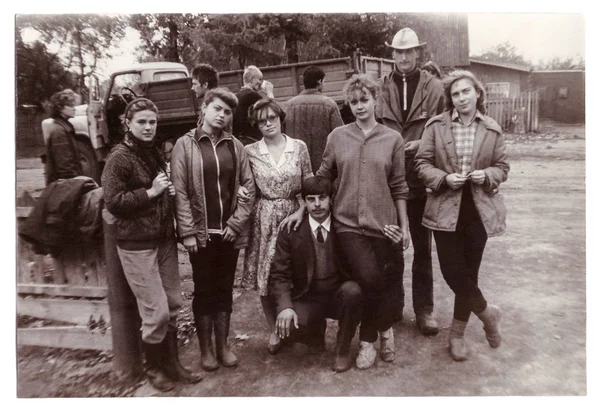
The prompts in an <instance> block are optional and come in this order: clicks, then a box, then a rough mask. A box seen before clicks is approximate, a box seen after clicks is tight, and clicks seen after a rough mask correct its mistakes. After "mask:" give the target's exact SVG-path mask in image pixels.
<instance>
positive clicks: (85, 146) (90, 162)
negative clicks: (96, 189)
mask: <svg viewBox="0 0 600 408" xmlns="http://www.w3.org/2000/svg"><path fill="white" fill-rule="evenodd" d="M75 147H76V148H77V151H78V152H79V162H80V163H81V168H82V169H83V175H84V176H87V177H91V178H92V179H94V181H95V182H96V183H98V184H100V167H99V165H98V161H97V160H96V152H95V151H94V148H93V147H92V145H91V143H90V142H89V141H87V140H82V139H80V138H79V137H75Z"/></svg>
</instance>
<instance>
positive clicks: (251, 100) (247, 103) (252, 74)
mask: <svg viewBox="0 0 600 408" xmlns="http://www.w3.org/2000/svg"><path fill="white" fill-rule="evenodd" d="M242 79H243V81H244V85H243V86H242V89H240V91H239V92H238V93H236V94H235V96H236V97H237V99H238V101H239V105H238V107H237V109H236V111H235V114H234V116H233V135H234V136H235V137H237V138H238V139H239V140H240V141H241V142H242V143H243V144H244V145H247V144H250V143H254V142H257V141H259V140H260V139H261V137H262V135H261V133H260V130H259V129H258V128H257V127H255V126H252V124H251V123H250V121H249V119H248V109H249V108H250V107H251V106H252V105H254V104H255V103H256V102H257V101H258V100H260V99H262V98H263V95H262V94H261V93H259V91H260V90H261V88H262V83H263V74H262V72H261V71H260V69H258V68H257V67H255V66H254V65H249V66H248V67H246V69H245V70H244V75H243V77H242Z"/></svg>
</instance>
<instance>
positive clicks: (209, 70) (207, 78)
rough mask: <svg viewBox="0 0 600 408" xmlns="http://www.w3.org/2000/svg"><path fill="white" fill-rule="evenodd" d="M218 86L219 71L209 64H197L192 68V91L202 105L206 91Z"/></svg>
mask: <svg viewBox="0 0 600 408" xmlns="http://www.w3.org/2000/svg"><path fill="white" fill-rule="evenodd" d="M218 86H219V73H218V72H217V70H216V69H214V68H213V67H212V65H209V64H198V65H196V66H195V67H194V69H193V70H192V91H194V94H195V95H196V99H198V103H199V104H200V105H202V102H204V95H205V94H206V92H207V91H209V90H211V89H214V88H216V87H218Z"/></svg>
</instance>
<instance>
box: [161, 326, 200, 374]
mask: <svg viewBox="0 0 600 408" xmlns="http://www.w3.org/2000/svg"><path fill="white" fill-rule="evenodd" d="M163 346H164V353H163V365H162V367H163V371H164V372H165V374H166V375H167V376H168V377H169V378H171V379H172V380H175V381H182V382H185V383H189V384H195V383H197V382H199V381H201V380H202V375H200V374H196V373H192V372H191V371H190V370H188V369H187V368H185V367H184V366H182V365H181V362H180V361H179V349H178V347H177V332H176V331H175V330H169V331H167V335H166V336H165V339H164V340H163Z"/></svg>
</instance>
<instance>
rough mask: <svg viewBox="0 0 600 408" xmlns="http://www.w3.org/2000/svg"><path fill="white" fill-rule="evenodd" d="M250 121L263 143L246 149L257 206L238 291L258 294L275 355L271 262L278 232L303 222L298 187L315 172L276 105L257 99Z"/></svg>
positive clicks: (252, 108)
mask: <svg viewBox="0 0 600 408" xmlns="http://www.w3.org/2000/svg"><path fill="white" fill-rule="evenodd" d="M249 116H250V120H251V123H252V124H253V125H254V126H257V127H258V129H260V132H261V133H262V136H263V138H262V139H261V140H260V141H259V142H256V143H252V144H250V145H247V146H246V152H247V154H248V157H249V160H250V166H251V168H252V174H253V175H254V180H255V183H256V191H257V200H256V204H255V205H254V208H253V210H252V215H251V218H250V237H249V242H248V248H246V255H245V258H244V270H243V273H242V287H243V288H247V289H258V292H259V295H260V300H261V304H262V308H263V312H264V314H265V317H266V319H267V324H268V326H269V332H270V338H269V343H268V347H267V348H268V350H269V352H270V353H272V354H275V353H276V352H277V351H278V350H279V349H280V347H281V341H280V338H279V336H278V335H277V332H276V331H275V318H276V316H277V315H276V309H275V304H274V302H273V299H272V297H271V296H269V290H268V284H269V274H270V270H271V262H272V261H273V256H274V255H275V243H276V241H277V234H278V233H279V231H280V230H281V229H285V228H291V227H294V228H297V227H298V225H299V224H300V222H301V221H302V218H303V214H304V210H305V205H304V201H303V200H302V197H301V196H300V191H301V187H302V181H303V180H305V179H306V178H308V177H311V176H312V175H313V172H312V169H311V167H310V157H309V155H308V149H307V148H306V144H305V143H304V142H303V141H301V140H298V139H293V138H291V137H289V136H287V135H285V134H284V133H282V131H281V129H282V126H283V123H284V120H285V112H284V111H283V109H282V107H281V106H280V105H279V104H278V103H277V102H275V101H274V100H272V99H261V100H260V101H258V102H256V103H255V104H254V105H253V106H252V107H251V108H250V112H249Z"/></svg>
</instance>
